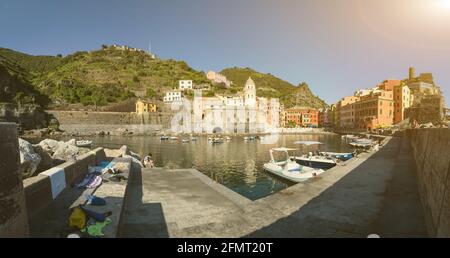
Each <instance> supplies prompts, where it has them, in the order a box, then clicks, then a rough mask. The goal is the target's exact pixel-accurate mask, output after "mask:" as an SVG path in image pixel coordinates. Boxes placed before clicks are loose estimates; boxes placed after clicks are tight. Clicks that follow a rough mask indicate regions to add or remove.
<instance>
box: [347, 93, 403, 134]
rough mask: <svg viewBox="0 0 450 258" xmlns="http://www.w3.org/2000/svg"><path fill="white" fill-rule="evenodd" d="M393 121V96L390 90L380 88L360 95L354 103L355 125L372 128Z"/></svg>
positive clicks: (386, 124) (366, 128) (387, 124)
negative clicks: (377, 90)
mask: <svg viewBox="0 0 450 258" xmlns="http://www.w3.org/2000/svg"><path fill="white" fill-rule="evenodd" d="M393 122H394V96H393V92H392V91H384V90H380V91H379V92H373V93H371V94H369V95H366V96H362V97H361V99H360V100H359V101H358V102H356V103H355V127H356V128H359V129H364V130H369V131H370V130H373V129H377V128H382V127H385V126H389V125H392V124H393Z"/></svg>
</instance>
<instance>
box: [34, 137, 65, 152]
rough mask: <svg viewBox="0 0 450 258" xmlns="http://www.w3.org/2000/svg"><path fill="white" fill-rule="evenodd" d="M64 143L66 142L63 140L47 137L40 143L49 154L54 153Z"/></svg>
mask: <svg viewBox="0 0 450 258" xmlns="http://www.w3.org/2000/svg"><path fill="white" fill-rule="evenodd" d="M63 143H64V142H62V141H57V140H53V139H45V140H42V141H41V142H40V143H39V144H38V145H39V146H40V147H41V148H42V149H43V150H44V151H45V152H47V153H48V154H49V155H53V153H54V152H55V151H56V149H58V148H59V146H60V145H61V144H63Z"/></svg>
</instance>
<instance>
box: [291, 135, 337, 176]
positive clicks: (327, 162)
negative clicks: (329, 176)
mask: <svg viewBox="0 0 450 258" xmlns="http://www.w3.org/2000/svg"><path fill="white" fill-rule="evenodd" d="M294 144H302V145H307V146H310V145H319V144H322V143H321V142H317V141H296V142H294ZM317 154H318V155H313V153H312V152H309V153H308V154H306V155H302V156H298V157H295V161H296V162H297V163H298V164H300V165H303V166H308V167H312V168H321V169H330V168H332V167H334V166H336V164H337V163H336V159H335V158H332V157H329V156H322V155H320V152H317Z"/></svg>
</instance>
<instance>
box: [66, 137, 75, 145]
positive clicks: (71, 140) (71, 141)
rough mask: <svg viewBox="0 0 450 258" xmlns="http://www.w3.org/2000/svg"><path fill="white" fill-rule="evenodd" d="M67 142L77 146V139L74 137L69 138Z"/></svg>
mask: <svg viewBox="0 0 450 258" xmlns="http://www.w3.org/2000/svg"><path fill="white" fill-rule="evenodd" d="M67 143H68V144H70V145H73V146H77V140H75V139H70V140H69V141H68V142H67Z"/></svg>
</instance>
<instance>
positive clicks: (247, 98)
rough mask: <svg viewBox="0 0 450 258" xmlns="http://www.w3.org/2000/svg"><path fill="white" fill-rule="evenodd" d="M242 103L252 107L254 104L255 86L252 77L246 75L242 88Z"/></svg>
mask: <svg viewBox="0 0 450 258" xmlns="http://www.w3.org/2000/svg"><path fill="white" fill-rule="evenodd" d="M244 103H245V106H249V107H254V106H256V87H255V82H254V81H253V80H252V77H248V80H247V82H246V83H245V88H244Z"/></svg>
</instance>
